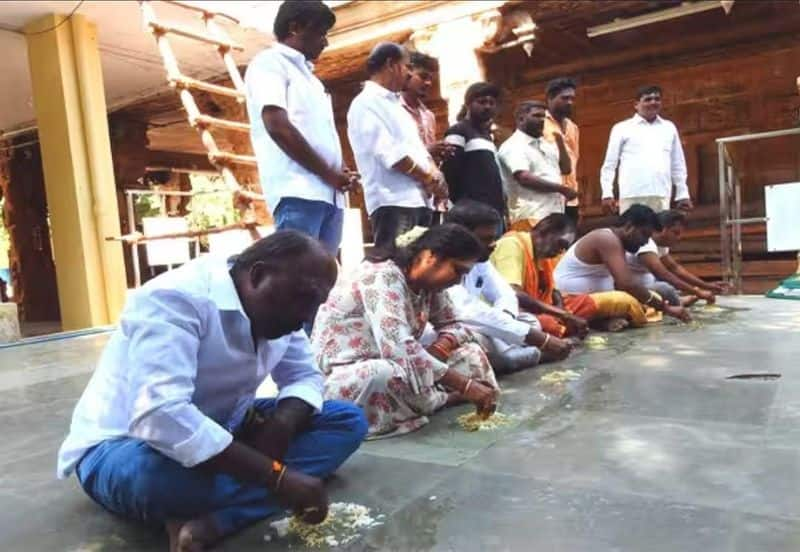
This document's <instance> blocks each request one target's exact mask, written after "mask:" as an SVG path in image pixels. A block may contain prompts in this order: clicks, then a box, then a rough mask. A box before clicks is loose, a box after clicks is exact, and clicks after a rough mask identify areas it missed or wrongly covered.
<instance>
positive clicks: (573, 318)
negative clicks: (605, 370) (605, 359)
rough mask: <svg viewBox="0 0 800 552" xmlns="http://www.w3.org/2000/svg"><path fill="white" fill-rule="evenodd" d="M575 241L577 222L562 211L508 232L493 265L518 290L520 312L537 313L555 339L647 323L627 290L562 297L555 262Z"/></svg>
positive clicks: (500, 241) (636, 302) (543, 325)
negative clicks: (522, 229) (530, 226)
mask: <svg viewBox="0 0 800 552" xmlns="http://www.w3.org/2000/svg"><path fill="white" fill-rule="evenodd" d="M574 241H575V223H574V221H573V220H572V219H571V218H570V217H568V216H566V215H562V214H560V213H553V214H551V215H548V216H546V217H545V218H543V219H542V220H540V221H539V222H538V223H537V224H536V225H535V226H534V227H533V230H531V231H530V232H509V233H507V234H506V235H505V236H503V237H502V238H501V239H500V240H499V241H498V242H497V245H496V247H495V250H494V252H493V253H492V256H491V259H492V263H493V264H494V265H495V267H496V268H497V270H498V272H500V274H502V275H503V277H504V278H505V279H506V281H508V282H509V283H510V284H511V285H512V286H513V287H514V289H515V290H516V291H517V299H518V300H519V306H520V308H521V309H522V310H525V311H527V312H531V313H534V314H536V316H537V318H538V319H539V322H540V323H541V325H542V329H543V330H544V331H546V332H547V333H549V334H552V335H554V336H557V337H565V336H566V337H572V336H575V337H583V336H585V335H586V333H587V331H588V325H589V323H591V325H592V326H593V327H595V328H597V329H603V330H605V329H608V330H618V329H621V328H622V327H624V326H625V325H627V323H628V321H629V320H630V321H631V322H633V323H634V324H644V323H645V322H646V318H645V316H644V311H643V309H642V307H641V305H640V304H639V302H638V301H636V300H635V299H634V298H632V297H631V296H629V295H628V294H626V293H624V292H619V291H609V292H602V293H592V294H586V293H562V291H561V290H559V288H558V286H557V285H556V280H555V277H554V276H553V271H554V266H555V259H556V258H557V257H558V256H559V255H561V253H563V252H564V250H566V249H567V248H568V247H569V246H570V245H571V244H572V243H573V242H574Z"/></svg>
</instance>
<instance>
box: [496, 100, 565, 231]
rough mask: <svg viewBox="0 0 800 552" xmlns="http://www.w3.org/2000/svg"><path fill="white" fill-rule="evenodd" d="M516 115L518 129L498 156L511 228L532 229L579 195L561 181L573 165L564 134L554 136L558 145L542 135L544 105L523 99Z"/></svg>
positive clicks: (561, 210) (505, 143) (501, 147)
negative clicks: (506, 196) (506, 195)
mask: <svg viewBox="0 0 800 552" xmlns="http://www.w3.org/2000/svg"><path fill="white" fill-rule="evenodd" d="M515 116H516V122H517V129H516V130H515V131H514V133H513V134H512V135H511V136H510V137H509V138H508V140H506V141H505V142H503V144H502V145H501V146H500V151H499V153H498V158H499V160H500V168H501V170H502V175H503V181H504V183H505V189H506V193H507V194H508V207H509V220H510V221H511V229H512V230H518V231H522V232H530V231H531V229H532V228H533V227H534V226H535V225H536V222H537V221H539V220H541V219H543V218H545V217H546V216H547V215H550V214H552V213H563V212H564V202H565V200H569V199H574V198H575V197H576V196H577V194H576V192H575V190H574V189H572V188H570V187H569V186H566V185H565V184H563V183H562V180H561V177H562V175H566V174H569V172H570V168H571V164H570V157H569V153H568V152H567V149H566V146H565V144H564V139H563V138H562V136H561V134H556V135H555V141H556V144H555V145H554V144H552V143H550V142H548V141H547V140H545V139H544V138H543V136H542V131H543V129H544V125H545V104H544V103H542V102H539V101H526V102H522V103H521V104H520V105H519V106H518V107H517V110H516V113H515Z"/></svg>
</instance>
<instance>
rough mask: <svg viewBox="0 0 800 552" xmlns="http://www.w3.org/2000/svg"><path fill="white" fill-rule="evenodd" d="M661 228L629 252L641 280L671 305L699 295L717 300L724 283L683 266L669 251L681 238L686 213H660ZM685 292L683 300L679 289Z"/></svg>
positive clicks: (723, 289) (631, 262) (633, 268)
mask: <svg viewBox="0 0 800 552" xmlns="http://www.w3.org/2000/svg"><path fill="white" fill-rule="evenodd" d="M658 220H659V222H660V223H661V230H656V231H655V232H653V237H652V238H651V239H650V241H648V242H647V243H646V244H645V245H643V246H642V247H641V248H640V249H639V251H637V252H636V254H631V253H626V256H627V258H628V265H629V267H630V269H631V272H633V275H634V276H635V277H636V278H637V280H638V282H639V283H640V284H641V285H643V286H645V287H647V288H649V289H651V290H653V291H655V292H657V293H658V294H659V295H661V297H663V298H664V300H665V301H667V302H668V303H669V304H670V305H681V304H684V305H686V304H689V303H692V302H694V301H696V300H697V299H702V300H704V301H705V302H706V303H709V304H711V303H714V301H715V300H716V297H715V294H716V293H724V292H725V286H723V285H722V284H711V283H708V282H705V281H703V280H701V279H700V278H698V277H697V276H695V275H694V274H692V273H691V272H689V271H688V270H687V269H686V268H684V267H683V266H681V265H680V264H679V263H678V261H676V260H675V259H674V258H673V257H672V256H671V255H670V253H669V250H670V247H674V246H676V245H677V244H678V243H679V242H680V241H681V234H682V232H683V230H684V229H685V228H686V213H684V212H683V211H678V210H670V211H662V212H660V213H658ZM679 291H682V292H684V293H685V294H686V296H685V297H684V298H683V301H682V300H681V297H680V296H679V295H678V292H679Z"/></svg>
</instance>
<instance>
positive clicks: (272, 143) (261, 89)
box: [244, 0, 358, 255]
mask: <svg viewBox="0 0 800 552" xmlns="http://www.w3.org/2000/svg"><path fill="white" fill-rule="evenodd" d="M335 22H336V17H335V16H334V14H333V12H332V11H331V9H330V8H328V7H327V6H326V5H325V4H324V3H322V2H320V1H318V0H310V1H304V2H284V3H283V4H281V6H280V8H279V9H278V14H277V16H276V18H275V24H274V29H273V30H274V33H275V36H276V38H277V39H278V42H277V43H276V44H275V45H273V46H272V47H270V48H268V49H266V50H264V51H263V52H261V53H259V54H258V55H257V56H255V57H254V58H253V60H252V61H251V62H250V65H249V66H248V67H247V72H246V73H245V77H244V81H245V85H246V92H247V113H248V117H249V119H250V140H251V142H252V144H253V151H254V152H255V155H256V160H257V162H258V171H259V176H260V178H261V186H262V188H263V190H264V195H265V198H266V200H267V204H268V205H269V207H270V208H271V209H272V214H273V217H274V219H275V226H276V228H277V229H278V230H283V229H287V230H299V231H300V232H304V233H306V234H308V235H310V236H312V237H314V238H316V239H318V240H320V241H321V242H322V243H323V244H324V245H325V248H326V249H327V250H328V252H329V253H331V254H332V255H336V253H337V252H338V250H339V244H340V242H341V240H342V222H343V210H342V207H343V206H344V204H345V198H344V193H345V192H347V191H348V190H349V189H350V188H351V187H352V186H355V185H357V184H358V175H357V174H355V173H353V172H351V171H349V170H348V169H346V168H345V167H344V165H343V163H342V149H341V145H340V144H339V135H338V134H337V133H336V124H335V122H334V119H333V108H332V105H331V98H330V96H329V95H328V94H327V93H326V91H325V87H324V85H323V84H322V83H321V82H320V80H319V79H318V78H317V77H316V76H315V75H314V73H313V72H312V69H313V65H312V64H311V62H312V61H313V60H315V59H317V58H318V57H319V55H320V54H321V53H322V51H323V50H324V49H325V46H327V44H328V41H327V38H326V35H327V33H328V31H329V30H330V29H331V27H333V25H334V23H335Z"/></svg>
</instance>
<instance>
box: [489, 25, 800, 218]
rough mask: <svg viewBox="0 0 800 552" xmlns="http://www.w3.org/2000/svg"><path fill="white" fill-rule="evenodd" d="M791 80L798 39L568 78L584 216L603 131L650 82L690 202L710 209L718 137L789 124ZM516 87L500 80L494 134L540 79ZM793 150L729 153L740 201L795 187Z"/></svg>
mask: <svg viewBox="0 0 800 552" xmlns="http://www.w3.org/2000/svg"><path fill="white" fill-rule="evenodd" d="M798 11H800V10H798ZM495 70H496V71H498V72H499V68H496V69H495ZM798 74H800V42H797V41H796V42H795V43H794V44H784V43H782V42H779V41H778V42H776V41H770V40H764V41H761V42H759V43H758V44H756V45H748V47H741V48H728V49H724V50H717V51H715V52H711V53H709V52H698V55H696V56H693V55H690V56H680V57H676V58H663V59H654V60H651V61H650V62H648V63H646V64H641V65H639V64H637V65H635V66H622V67H611V68H608V69H606V70H599V71H593V72H591V73H590V74H587V75H580V74H576V75H573V76H574V77H575V78H576V80H577V81H578V83H579V87H578V90H577V99H576V105H575V114H574V119H575V121H576V122H577V123H578V124H579V125H580V130H581V159H580V162H579V165H578V179H579V183H580V186H581V201H582V203H583V205H584V207H586V214H590V215H591V214H595V213H596V212H597V209H596V208H594V209H593V208H592V207H597V206H598V205H599V202H600V184H599V174H600V167H601V165H602V163H603V158H604V156H605V150H606V145H607V143H608V136H609V132H610V130H611V127H612V126H613V124H614V123H615V122H617V121H620V120H622V119H625V118H628V117H630V116H632V115H633V113H634V109H633V103H634V97H635V91H636V89H637V88H638V87H639V86H641V85H644V84H648V83H653V84H659V85H660V86H662V87H663V88H664V110H663V115H664V116H665V117H666V118H668V119H671V120H672V121H673V122H675V124H676V125H677V127H678V130H679V132H680V133H681V139H682V142H683V146H684V152H685V155H686V159H687V168H688V171H689V180H688V182H689V186H690V192H691V195H692V197H693V198H694V199H695V200H696V203H697V204H699V205H715V204H718V201H719V188H718V180H717V149H716V144H715V140H716V138H719V137H723V136H731V135H736V134H744V133H750V132H759V131H765V130H774V129H780V128H788V127H791V126H795V125H796V124H797V121H798V113H797V112H798V107H800V97H798V95H797V89H796V87H795V84H794V78H796V76H797V75H798ZM495 78H497V77H495ZM500 82H503V81H500ZM518 82H520V84H518V85H515V83H511V85H510V86H509V83H508V82H503V85H504V86H505V88H506V93H507V95H506V98H507V104H506V109H505V110H504V112H503V114H502V115H501V117H500V124H501V126H502V127H506V128H508V127H512V126H513V121H512V117H511V112H512V111H513V106H512V105H511V104H512V103H516V102H517V101H520V100H522V99H527V98H540V99H544V88H545V84H546V81H545V80H539V79H536V77H535V68H533V67H530V68H528V69H527V70H526V73H525V74H523V75H521V76H519V77H518ZM798 146H800V139H792V138H788V139H787V138H784V139H779V140H765V141H761V142H753V143H751V144H747V145H744V144H743V145H741V146H737V147H734V148H732V154H733V156H734V159H735V161H736V163H737V168H738V169H739V172H738V174H739V177H740V179H741V180H742V182H743V185H744V188H743V192H744V194H743V200H744V201H746V202H750V201H759V200H760V199H762V198H763V191H762V188H763V186H764V185H766V184H776V183H780V182H787V181H792V180H797V178H798V176H800V174H798V169H800V147H798Z"/></svg>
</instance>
